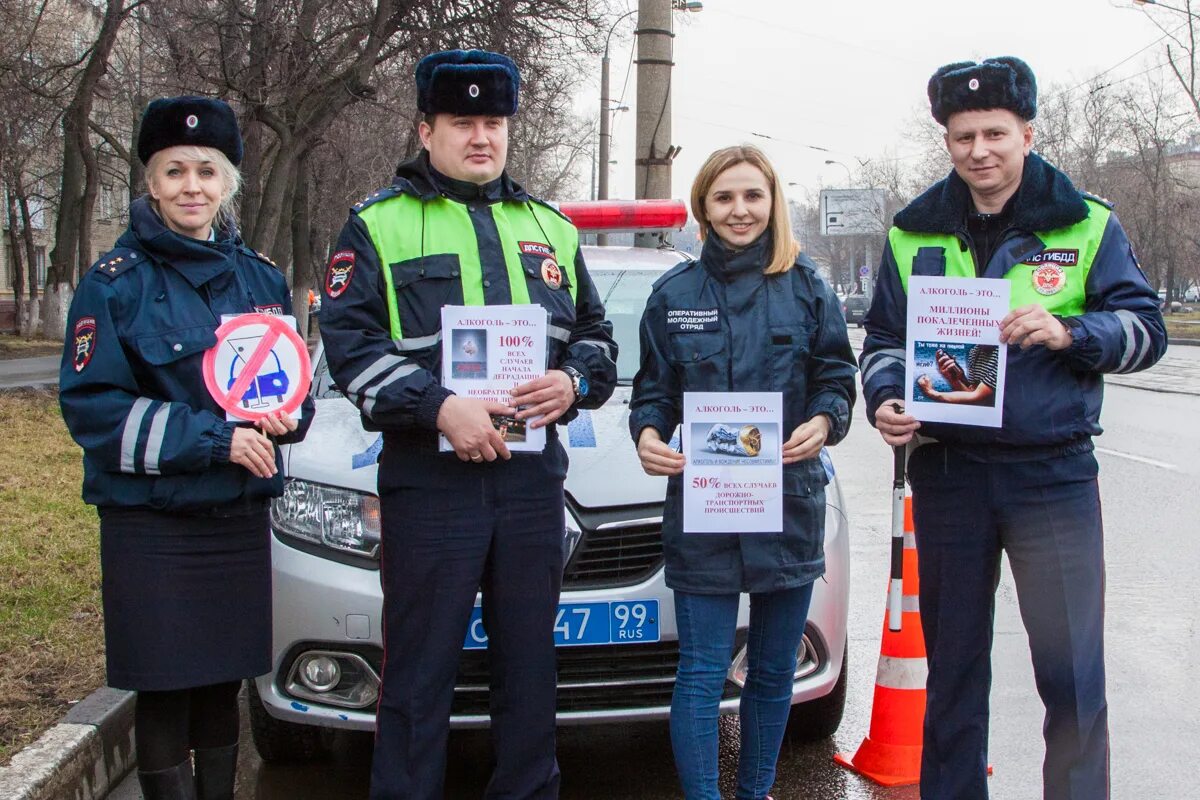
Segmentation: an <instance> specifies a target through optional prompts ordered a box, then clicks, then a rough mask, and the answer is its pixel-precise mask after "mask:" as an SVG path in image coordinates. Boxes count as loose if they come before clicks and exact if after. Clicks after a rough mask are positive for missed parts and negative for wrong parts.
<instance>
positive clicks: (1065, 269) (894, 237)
mask: <svg viewBox="0 0 1200 800" xmlns="http://www.w3.org/2000/svg"><path fill="white" fill-rule="evenodd" d="M1085 202H1086V203H1087V206H1088V216H1087V218H1086V219H1084V220H1081V221H1079V222H1077V223H1075V224H1074V225H1069V226H1067V227H1065V228H1057V229H1055V230H1052V231H1039V232H1036V233H1035V234H1034V235H1035V236H1037V238H1038V239H1039V240H1041V242H1042V244H1043V245H1044V246H1043V248H1042V251H1041V252H1040V253H1035V254H1033V255H1031V256H1029V257H1028V258H1026V259H1025V260H1024V261H1021V262H1020V263H1018V264H1014V265H1013V266H1012V267H1010V268H1009V270H1008V271H1007V272H1006V273H1005V275H1004V278H1005V280H1007V281H1008V282H1009V283H1010V284H1011V286H1012V288H1011V299H1010V307H1011V308H1018V307H1020V306H1025V305H1031V304H1034V303H1036V304H1039V305H1041V306H1044V307H1045V308H1046V310H1047V311H1049V312H1050V313H1051V314H1056V315H1058V316H1061V317H1073V316H1078V315H1080V314H1082V313H1083V311H1084V303H1085V301H1086V299H1087V293H1086V286H1087V276H1088V272H1089V271H1090V270H1091V268H1092V262H1093V261H1094V260H1095V258H1096V252H1097V251H1098V250H1099V249H1100V242H1101V240H1102V239H1103V238H1104V230H1105V228H1106V227H1107V225H1108V218H1109V216H1110V215H1111V213H1112V212H1111V211H1110V210H1109V208H1108V207H1107V206H1105V205H1104V204H1103V203H1098V202H1096V201H1095V200H1092V199H1090V198H1085ZM888 243H889V244H890V245H891V248H892V255H893V256H894V257H895V259H896V268H897V269H898V270H899V271H900V283H901V284H902V285H903V286H904V292H905V293H906V294H907V293H908V279H909V278H910V277H911V276H912V274H913V264H914V262H915V261H916V260H917V259H918V258H919V257H920V251H921V250H923V249H925V248H935V249H940V250H941V251H942V253H941V255H942V257H944V259H945V265H946V270H945V273H944V274H945V276H946V277H947V278H974V277H976V275H975V264H974V261H973V259H972V256H971V253H970V251H969V250H964V249H963V248H962V246H961V244H960V241H959V239H958V237H957V236H955V235H954V234H952V233H914V232H912V231H904V230H900V229H899V228H896V227H893V228H892V229H891V230H890V231H888ZM983 266H984V267H986V265H983Z"/></svg>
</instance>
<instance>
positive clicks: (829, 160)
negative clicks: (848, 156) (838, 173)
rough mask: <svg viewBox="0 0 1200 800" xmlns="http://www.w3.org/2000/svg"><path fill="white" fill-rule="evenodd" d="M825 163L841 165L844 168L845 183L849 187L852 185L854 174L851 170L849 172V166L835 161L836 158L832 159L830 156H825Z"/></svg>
mask: <svg viewBox="0 0 1200 800" xmlns="http://www.w3.org/2000/svg"><path fill="white" fill-rule="evenodd" d="M825 163H826V164H827V165H833V164H837V165H838V166H839V167H841V168H842V169H844V170H846V185H847V186H851V187H852V186H854V174H853V173H852V172H850V168H849V167H847V166H846V165H845V164H843V163H842V162H840V161H837V160H835V159H832V158H827V159H825Z"/></svg>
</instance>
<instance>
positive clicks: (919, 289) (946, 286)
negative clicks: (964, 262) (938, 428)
mask: <svg viewBox="0 0 1200 800" xmlns="http://www.w3.org/2000/svg"><path fill="white" fill-rule="evenodd" d="M1008 305H1009V283H1008V281H1004V280H996V279H992V278H940V277H938V278H935V277H927V276H923V275H914V276H912V277H911V278H910V279H909V281H908V343H907V348H906V350H907V352H906V354H905V355H906V360H905V364H906V367H905V381H904V383H905V387H904V402H905V408H906V409H907V410H908V413H909V414H911V415H912V416H914V417H916V418H917V419H919V420H922V421H925V422H950V423H958V424H962V425H982V426H985V427H990V428H999V427H1000V426H1001V425H1002V424H1003V421H1004V376H1005V367H1006V365H1007V354H1008V351H1007V348H1006V347H1005V346H1004V345H1002V344H1000V321H1001V320H1002V319H1004V317H1005V316H1006V315H1007V314H1008Z"/></svg>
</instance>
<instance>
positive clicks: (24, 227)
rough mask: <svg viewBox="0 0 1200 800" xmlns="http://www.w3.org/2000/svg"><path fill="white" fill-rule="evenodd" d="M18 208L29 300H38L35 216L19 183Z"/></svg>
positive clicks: (22, 186) (23, 188)
mask: <svg viewBox="0 0 1200 800" xmlns="http://www.w3.org/2000/svg"><path fill="white" fill-rule="evenodd" d="M17 207H18V208H20V209H21V241H22V242H24V244H25V263H26V264H28V265H29V299H30V301H32V302H34V303H36V302H37V299H38V276H37V272H36V271H35V270H34V268H33V265H34V264H36V263H37V245H36V244H34V241H33V215H32V214H30V213H29V197H28V196H27V195H26V194H25V186H24V185H23V184H22V183H20V182H18V183H17Z"/></svg>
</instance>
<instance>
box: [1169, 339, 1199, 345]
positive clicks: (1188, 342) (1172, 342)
mask: <svg viewBox="0 0 1200 800" xmlns="http://www.w3.org/2000/svg"><path fill="white" fill-rule="evenodd" d="M1181 344H1182V345H1190V346H1192V347H1200V339H1171V338H1168V339H1167V346H1168V347H1175V346H1176V345H1181Z"/></svg>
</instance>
